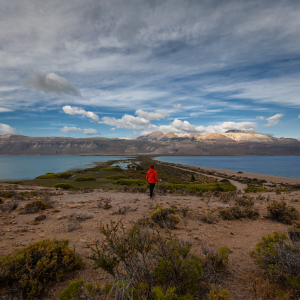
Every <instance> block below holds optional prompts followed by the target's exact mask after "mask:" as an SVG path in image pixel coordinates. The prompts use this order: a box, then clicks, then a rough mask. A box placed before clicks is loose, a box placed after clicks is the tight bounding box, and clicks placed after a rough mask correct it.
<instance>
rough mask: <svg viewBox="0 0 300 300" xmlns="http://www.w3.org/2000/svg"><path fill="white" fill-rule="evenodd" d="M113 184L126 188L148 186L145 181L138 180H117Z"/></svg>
mask: <svg viewBox="0 0 300 300" xmlns="http://www.w3.org/2000/svg"><path fill="white" fill-rule="evenodd" d="M114 184H118V185H127V186H132V185H135V186H145V185H148V183H147V181H145V180H140V179H119V180H116V181H114Z"/></svg>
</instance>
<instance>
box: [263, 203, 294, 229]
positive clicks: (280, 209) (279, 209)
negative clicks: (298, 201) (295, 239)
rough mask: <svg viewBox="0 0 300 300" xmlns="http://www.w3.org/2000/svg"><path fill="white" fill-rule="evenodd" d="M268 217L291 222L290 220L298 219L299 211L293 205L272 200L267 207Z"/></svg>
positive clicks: (282, 221)
mask: <svg viewBox="0 0 300 300" xmlns="http://www.w3.org/2000/svg"><path fill="white" fill-rule="evenodd" d="M267 210H268V212H269V214H270V217H271V218H272V219H274V220H276V221H278V222H280V223H283V224H292V221H294V220H298V219H299V217H300V213H299V211H298V210H297V209H296V208H295V207H293V206H287V204H286V202H285V201H283V200H282V201H276V200H274V201H273V202H272V203H270V204H269V205H268V207H267Z"/></svg>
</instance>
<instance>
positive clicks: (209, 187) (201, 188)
mask: <svg viewBox="0 0 300 300" xmlns="http://www.w3.org/2000/svg"><path fill="white" fill-rule="evenodd" d="M161 185H163V186H165V187H166V188H167V189H168V190H171V191H178V190H180V189H186V190H193V191H195V192H209V191H220V192H230V191H235V190H236V187H235V186H234V185H232V184H228V183H222V184H219V183H212V184H174V183H162V184H161Z"/></svg>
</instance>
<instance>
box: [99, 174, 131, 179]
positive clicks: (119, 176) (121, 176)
mask: <svg viewBox="0 0 300 300" xmlns="http://www.w3.org/2000/svg"><path fill="white" fill-rule="evenodd" d="M105 179H113V180H118V179H128V177H127V176H125V175H111V176H106V177H105Z"/></svg>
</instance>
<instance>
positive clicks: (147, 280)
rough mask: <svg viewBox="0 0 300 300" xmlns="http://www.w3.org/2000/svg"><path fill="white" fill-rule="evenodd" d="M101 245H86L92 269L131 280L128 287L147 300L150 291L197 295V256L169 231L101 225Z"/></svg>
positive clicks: (201, 271) (199, 290)
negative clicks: (158, 289)
mask: <svg viewBox="0 0 300 300" xmlns="http://www.w3.org/2000/svg"><path fill="white" fill-rule="evenodd" d="M100 232H101V233H102V234H103V235H104V237H105V243H102V242H99V241H96V246H95V247H93V246H87V248H90V249H91V251H92V255H91V256H90V257H89V258H90V259H92V260H93V261H94V263H95V267H96V268H99V267H100V268H102V269H104V270H105V271H106V272H108V273H109V274H111V275H112V276H113V277H114V278H121V277H123V278H131V281H132V286H133V287H134V288H136V289H138V288H139V287H140V286H144V289H143V290H142V291H141V293H142V294H143V295H145V296H146V297H148V298H150V297H151V294H152V289H153V288H155V287H156V286H161V288H162V290H163V291H166V290H168V289H169V288H172V287H174V286H175V287H176V292H177V294H178V295H187V294H191V295H197V294H198V293H201V286H200V284H199V281H200V279H201V276H202V273H203V270H202V267H201V258H200V256H199V255H194V254H192V253H191V244H189V243H187V242H183V241H180V240H178V239H177V238H176V237H175V236H173V235H172V234H171V233H170V232H169V231H166V232H165V234H163V233H161V232H160V231H158V230H156V229H153V230H144V229H142V228H141V227H140V226H137V225H134V226H132V227H131V228H130V229H128V230H125V228H124V227H123V225H122V223H121V222H118V223H114V222H111V224H110V226H109V225H106V226H104V225H101V226H100Z"/></svg>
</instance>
